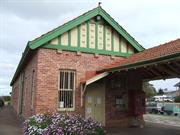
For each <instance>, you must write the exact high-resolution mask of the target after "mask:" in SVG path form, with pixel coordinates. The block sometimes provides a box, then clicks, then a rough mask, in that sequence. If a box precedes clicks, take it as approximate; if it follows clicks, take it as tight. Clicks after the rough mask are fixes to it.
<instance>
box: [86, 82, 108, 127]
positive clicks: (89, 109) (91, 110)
mask: <svg viewBox="0 0 180 135" xmlns="http://www.w3.org/2000/svg"><path fill="white" fill-rule="evenodd" d="M85 117H86V118H89V117H91V118H92V119H93V120H95V121H98V122H100V123H101V124H102V125H103V126H105V88H104V85H103V84H97V83H95V84H91V85H90V86H88V88H87V89H86V96H85Z"/></svg>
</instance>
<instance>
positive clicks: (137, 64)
mask: <svg viewBox="0 0 180 135" xmlns="http://www.w3.org/2000/svg"><path fill="white" fill-rule="evenodd" d="M178 59H180V53H174V54H170V55H166V56H161V57H158V58H153V59H149V60H143V61H138V62H134V63H129V64H124V65H120V66H117V67H113V68H107V69H103V70H99V71H97V72H116V71H122V70H129V69H133V68H139V67H144V66H149V65H155V64H159V63H163V62H169V61H173V60H178Z"/></svg>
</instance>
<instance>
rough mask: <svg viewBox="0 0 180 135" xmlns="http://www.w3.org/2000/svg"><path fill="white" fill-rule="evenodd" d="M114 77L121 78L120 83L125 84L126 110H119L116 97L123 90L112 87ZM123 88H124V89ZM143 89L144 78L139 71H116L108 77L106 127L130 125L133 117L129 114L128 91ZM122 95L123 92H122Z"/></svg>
mask: <svg viewBox="0 0 180 135" xmlns="http://www.w3.org/2000/svg"><path fill="white" fill-rule="evenodd" d="M114 78H120V83H125V84H121V85H124V86H123V88H124V89H125V91H126V96H127V99H126V107H125V109H124V110H117V109H116V106H115V102H116V101H115V97H116V96H117V95H118V94H119V93H120V92H121V91H122V89H123V88H122V89H120V90H113V89H112V88H111V83H110V80H113V79H114ZM122 79H123V80H126V81H122ZM124 89H123V90H124ZM129 90H133V91H141V90H142V80H141V78H140V75H139V73H137V72H136V73H134V72H131V71H128V72H126V73H123V74H121V73H114V75H112V76H109V77H108V78H107V79H106V94H105V99H106V107H105V110H106V111H105V112H106V113H105V117H106V127H126V126H128V125H129V122H130V120H131V118H132V117H130V116H129V112H128V98H129V97H128V91H129ZM120 95H121V94H120Z"/></svg>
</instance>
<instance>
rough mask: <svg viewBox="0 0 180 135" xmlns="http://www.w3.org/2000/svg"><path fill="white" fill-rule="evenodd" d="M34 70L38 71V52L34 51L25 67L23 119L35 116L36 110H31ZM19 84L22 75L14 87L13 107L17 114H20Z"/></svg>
mask: <svg viewBox="0 0 180 135" xmlns="http://www.w3.org/2000/svg"><path fill="white" fill-rule="evenodd" d="M33 70H34V71H35V72H36V71H37V51H34V52H33V53H32V55H31V56H30V59H28V60H27V61H26V65H25V66H24V68H23V70H22V71H21V73H22V72H24V85H23V90H24V92H23V109H22V117H23V118H27V117H29V116H31V115H33V114H35V109H31V94H32V92H31V89H32V72H33ZM35 80H36V74H35ZM19 82H20V75H19V77H18V78H17V79H16V81H15V82H14V84H13V87H12V105H13V108H14V110H15V111H16V113H18V112H19V111H18V109H19V105H18V102H19V101H18V100H19V90H20V89H19V87H20V86H19V85H20V84H19ZM35 89H36V83H35Z"/></svg>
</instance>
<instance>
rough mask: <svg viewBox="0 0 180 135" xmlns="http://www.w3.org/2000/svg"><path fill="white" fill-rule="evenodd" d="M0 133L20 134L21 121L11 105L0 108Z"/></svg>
mask: <svg viewBox="0 0 180 135" xmlns="http://www.w3.org/2000/svg"><path fill="white" fill-rule="evenodd" d="M0 135H22V122H21V121H20V120H19V119H18V118H17V117H16V114H15V113H14V112H13V109H12V107H11V106H5V107H3V108H0Z"/></svg>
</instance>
